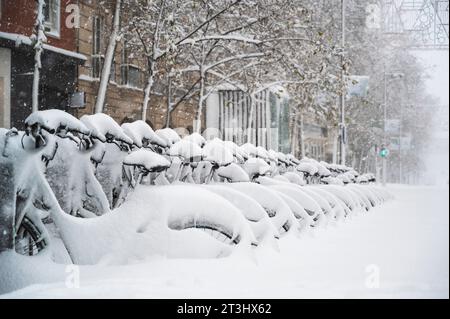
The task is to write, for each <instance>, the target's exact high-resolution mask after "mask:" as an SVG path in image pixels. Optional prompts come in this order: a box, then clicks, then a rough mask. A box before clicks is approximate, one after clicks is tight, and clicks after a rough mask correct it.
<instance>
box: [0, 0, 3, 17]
mask: <svg viewBox="0 0 450 319" xmlns="http://www.w3.org/2000/svg"><path fill="white" fill-rule="evenodd" d="M2 17H3V0H0V20H1V19H2Z"/></svg>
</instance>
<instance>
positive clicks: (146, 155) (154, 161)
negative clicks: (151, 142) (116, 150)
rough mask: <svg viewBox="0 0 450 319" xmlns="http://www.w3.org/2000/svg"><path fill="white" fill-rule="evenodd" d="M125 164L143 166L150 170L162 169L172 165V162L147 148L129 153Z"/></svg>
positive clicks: (124, 161)
mask: <svg viewBox="0 0 450 319" xmlns="http://www.w3.org/2000/svg"><path fill="white" fill-rule="evenodd" d="M123 164H124V165H130V166H142V167H144V168H145V169H146V170H147V171H149V172H152V171H161V170H163V169H166V168H168V167H170V162H169V161H168V160H166V159H165V158H164V157H163V156H161V155H159V154H156V153H155V152H152V151H149V150H146V149H140V150H137V151H134V152H132V153H131V154H129V155H127V157H125V159H124V160H123Z"/></svg>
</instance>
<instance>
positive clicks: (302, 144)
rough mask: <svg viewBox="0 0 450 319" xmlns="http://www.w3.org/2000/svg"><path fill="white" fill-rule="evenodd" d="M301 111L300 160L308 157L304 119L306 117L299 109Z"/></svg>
mask: <svg viewBox="0 0 450 319" xmlns="http://www.w3.org/2000/svg"><path fill="white" fill-rule="evenodd" d="M299 110H300V112H299V118H300V132H299V134H298V137H299V138H298V142H299V145H300V156H299V157H300V159H301V158H303V157H305V156H306V154H305V122H304V121H305V117H304V115H303V111H302V109H301V108H300V109H299Z"/></svg>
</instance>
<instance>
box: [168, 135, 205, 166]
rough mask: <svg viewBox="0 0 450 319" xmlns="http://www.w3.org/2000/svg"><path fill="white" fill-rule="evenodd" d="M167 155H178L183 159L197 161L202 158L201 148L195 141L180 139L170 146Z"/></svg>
mask: <svg viewBox="0 0 450 319" xmlns="http://www.w3.org/2000/svg"><path fill="white" fill-rule="evenodd" d="M169 155H170V156H176V157H180V158H182V159H183V160H185V161H190V162H199V161H201V160H202V157H203V150H202V149H201V148H200V146H198V145H197V144H195V143H192V142H190V141H187V140H181V141H179V142H176V143H175V144H173V145H172V146H171V147H170V150H169Z"/></svg>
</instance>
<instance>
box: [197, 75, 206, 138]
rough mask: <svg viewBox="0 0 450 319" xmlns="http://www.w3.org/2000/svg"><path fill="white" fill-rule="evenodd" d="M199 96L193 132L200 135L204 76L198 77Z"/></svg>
mask: <svg viewBox="0 0 450 319" xmlns="http://www.w3.org/2000/svg"><path fill="white" fill-rule="evenodd" d="M200 76H201V79H200V96H199V99H198V109H197V115H196V117H195V123H194V126H195V127H194V132H196V133H199V134H200V133H201V130H202V124H201V123H202V116H203V102H204V101H203V99H204V95H205V77H204V75H203V74H202V75H200Z"/></svg>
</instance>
